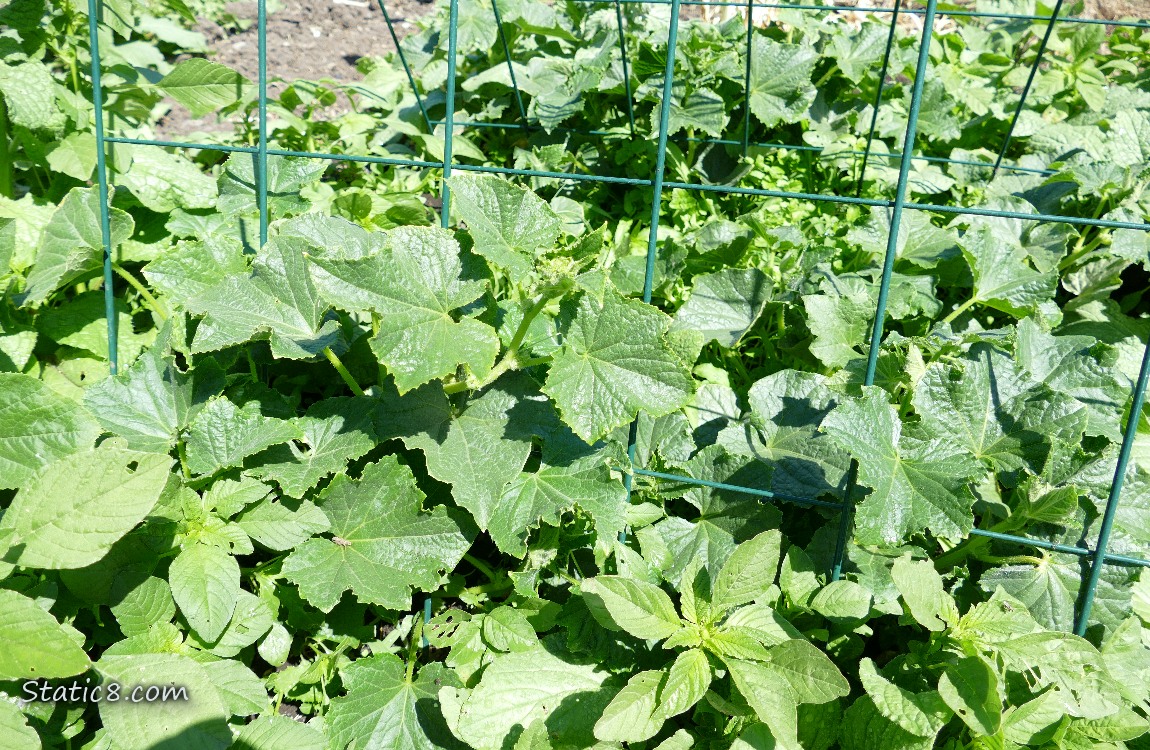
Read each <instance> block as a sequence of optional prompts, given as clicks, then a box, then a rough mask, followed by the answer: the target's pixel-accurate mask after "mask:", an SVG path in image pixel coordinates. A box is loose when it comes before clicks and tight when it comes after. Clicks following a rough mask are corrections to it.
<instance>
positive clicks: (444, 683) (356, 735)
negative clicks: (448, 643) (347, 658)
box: [327, 654, 463, 750]
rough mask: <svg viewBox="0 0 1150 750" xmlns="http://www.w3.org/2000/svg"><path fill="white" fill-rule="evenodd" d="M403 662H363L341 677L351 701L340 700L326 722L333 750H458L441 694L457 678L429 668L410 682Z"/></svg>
mask: <svg viewBox="0 0 1150 750" xmlns="http://www.w3.org/2000/svg"><path fill="white" fill-rule="evenodd" d="M405 672H406V669H405V665H404V663H403V662H402V661H400V659H399V657H398V656H395V655H393V654H380V655H379V656H373V657H371V658H369V659H360V660H358V661H356V662H355V663H354V664H352V665H351V666H349V667H347V668H345V669H343V670H342V671H341V672H340V678H341V679H342V681H343V686H344V688H346V689H347V695H345V696H343V697H339V698H335V699H334V700H333V701H332V703H331V712H330V713H329V714H328V716H327V721H328V726H329V727H330V729H329V730H328V731H329V736H330V747H341V748H342V747H365V748H366V747H378V748H385V747H386V748H405V749H406V748H410V750H444V749H447V750H455V749H456V748H462V747H463V746H462V745H461V744H460V743H459V742H458V741H456V740H455V739H454V738H452V737H451V734H450V732H449V731H448V730H447V726H446V724H445V723H444V720H443V715H442V713H441V711H440V709H439V705H438V704H439V698H438V696H439V691H440V689H442V688H446V687H449V686H455V687H458V686H459V685H460V683H459V681H458V678H456V677H455V675H454V674H453V673H452V672H450V671H449V670H447V669H444V668H443V666H442V665H440V664H429V665H427V666H425V667H423V668H422V669H420V670H419V677H418V678H416V679H414V680H411V679H409V678H408V677H407V676H406V674H405Z"/></svg>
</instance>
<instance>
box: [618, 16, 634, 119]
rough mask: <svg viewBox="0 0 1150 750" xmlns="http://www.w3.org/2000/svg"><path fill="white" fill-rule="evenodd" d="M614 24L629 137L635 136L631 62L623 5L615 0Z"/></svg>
mask: <svg viewBox="0 0 1150 750" xmlns="http://www.w3.org/2000/svg"><path fill="white" fill-rule="evenodd" d="M615 26H616V28H618V29H619V52H620V54H621V55H622V56H623V89H624V91H626V93H627V123H628V124H629V125H630V127H631V137H632V138H634V137H635V105H634V100H635V97H634V95H633V94H632V93H631V64H630V62H628V60H627V36H626V34H625V33H624V31H623V29H624V26H623V6H622V5H621V4H620V3H619V0H615Z"/></svg>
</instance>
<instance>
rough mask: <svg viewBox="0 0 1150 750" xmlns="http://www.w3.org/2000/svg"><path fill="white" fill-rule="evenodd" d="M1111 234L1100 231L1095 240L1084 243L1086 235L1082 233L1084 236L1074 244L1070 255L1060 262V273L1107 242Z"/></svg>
mask: <svg viewBox="0 0 1150 750" xmlns="http://www.w3.org/2000/svg"><path fill="white" fill-rule="evenodd" d="M1109 236H1110V233H1109V232H1099V233H1098V234H1097V235H1095V237H1094V239H1093V240H1091V241H1090V242H1087V243H1085V244H1084V243H1083V240H1085V239H1086V235H1082V238H1081V239H1080V240H1079V241H1078V242H1077V243H1076V244H1075V245H1074V250H1072V251H1071V252H1070V255H1067V256H1066V257H1065V258H1063V259H1062V261H1061V262H1060V263H1059V264H1058V271H1059V272H1060V273H1061V272H1062V271H1065V270H1066V269H1068V268H1070V267H1071V266H1073V265H1074V264H1075V263H1077V262H1078V261H1079V260H1081V259H1082V258H1083V257H1085V256H1087V255H1089V254H1090V253H1092V252H1094V250H1095V249H1096V248H1097V247H1098V246H1099V245H1101V244H1102V243H1103V242H1105V241H1106V238H1107V237H1109Z"/></svg>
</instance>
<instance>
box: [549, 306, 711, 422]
mask: <svg viewBox="0 0 1150 750" xmlns="http://www.w3.org/2000/svg"><path fill="white" fill-rule="evenodd" d="M670 322H671V321H670V319H669V318H667V316H666V315H664V314H663V313H661V312H659V311H658V310H657V309H655V308H654V307H652V306H650V305H646V304H644V303H642V302H639V301H638V300H633V299H625V298H623V297H622V296H620V295H619V294H618V293H617V292H615V291H614V290H611V289H608V290H607V291H606V293H605V294H604V296H603V298H602V299H601V300H596V299H595V298H594V297H592V295H590V294H584V295H583V296H582V297H581V298H580V300H579V302H578V306H577V308H576V310H575V314H574V317H573V319H572V321H571V324H570V327H569V329H568V331H567V334H566V336H565V337H564V344H563V348H562V349H561V350H560V351H559V352H558V353H557V354H556V355H555V359H554V360H553V361H552V363H551V370H550V372H549V373H548V374H547V381H546V383H545V384H544V386H543V391H544V392H545V393H546V394H547V395H549V396H550V397H551V398H553V399H554V400H555V403H556V404H558V406H559V412H560V414H561V416H562V417H563V421H565V422H566V423H567V424H568V425H570V426H571V428H572V429H573V430H574V431H575V432H576V433H577V434H578V435H579V437H581V438H583V439H584V440H586V441H587V442H589V443H592V442H595V441H596V440H599V439H600V438H602V437H603V436H604V435H606V434H607V433H608V432H610V431H611V430H613V429H615V428H616V427H619V426H620V425H623V424H626V423H627V422H629V421H630V420H632V419H634V418H635V415H636V414H638V413H639V411H643V412H645V413H647V414H649V415H651V416H656V417H657V416H661V415H663V414H669V413H671V412H672V411H675V410H676V409H678V408H681V407H682V406H683V405H684V404H686V402H687V399H689V398H690V396H691V393H692V390H693V388H692V380H691V377H690V374H689V373H688V371H687V368H686V367H685V366H684V364H683V362H682V361H681V360H680V359H679V357H678V355H677V354H676V353H675V352H674V351H673V350H672V349H671V348H670V346H668V344H667V343H666V340H665V334H666V332H667V328H668V326H669V324H670Z"/></svg>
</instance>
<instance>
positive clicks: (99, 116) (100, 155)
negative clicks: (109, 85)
mask: <svg viewBox="0 0 1150 750" xmlns="http://www.w3.org/2000/svg"><path fill="white" fill-rule="evenodd" d="M102 8H103V4H102V3H101V2H100V0H88V45H89V46H90V47H91V57H92V71H91V75H92V107H93V110H94V116H95V119H96V123H95V125H96V175H97V177H96V179H97V182H98V185H97V191H98V196H99V199H100V239H101V240H102V241H103V244H104V317H105V318H107V328H108V369H109V370H111V372H112V374H113V375H115V374H116V369H117V364H118V362H119V357H118V356H117V355H118V353H119V352H118V350H119V331H118V330H117V327H118V325H117V324H118V321H117V318H116V289H115V283H114V281H115V276H114V272H113V270H112V214H111V208H110V207H109V205H108V193H109V190H108V165H107V157H106V150H107V141H106V140H105V135H104V85H103V80H102V79H101V77H100V73H101V70H100V33H99V18H100V11H101V9H102Z"/></svg>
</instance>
